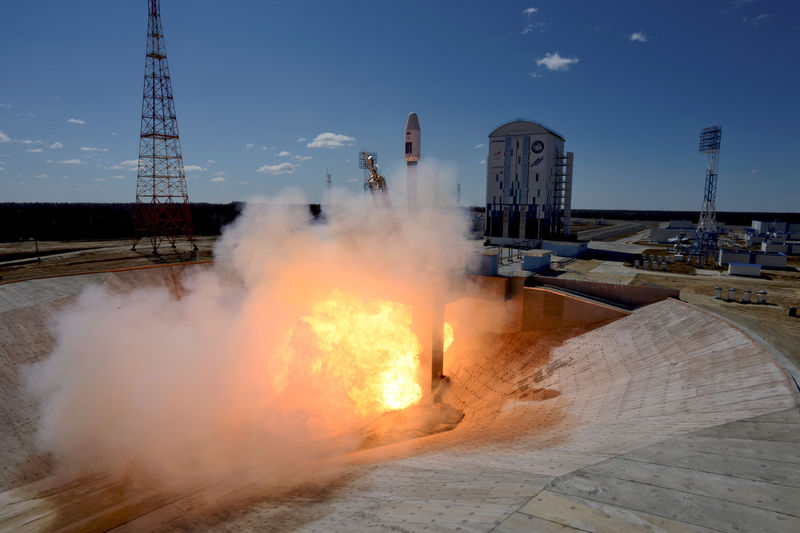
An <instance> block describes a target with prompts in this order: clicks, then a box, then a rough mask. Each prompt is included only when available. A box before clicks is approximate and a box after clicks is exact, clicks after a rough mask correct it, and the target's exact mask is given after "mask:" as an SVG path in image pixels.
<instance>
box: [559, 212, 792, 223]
mask: <svg viewBox="0 0 800 533" xmlns="http://www.w3.org/2000/svg"><path fill="white" fill-rule="evenodd" d="M571 215H572V218H604V219H606V220H659V221H666V220H691V221H692V222H695V223H696V222H697V219H698V218H699V215H700V213H699V211H633V210H624V209H573V210H572V213H571ZM753 220H780V221H781V222H789V223H790V224H800V212H797V213H764V212H756V211H717V221H718V222H724V223H725V224H728V225H729V226H749V225H750V224H751V223H752V222H753Z"/></svg>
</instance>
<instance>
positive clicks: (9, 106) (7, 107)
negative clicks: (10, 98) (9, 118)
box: [0, 104, 11, 109]
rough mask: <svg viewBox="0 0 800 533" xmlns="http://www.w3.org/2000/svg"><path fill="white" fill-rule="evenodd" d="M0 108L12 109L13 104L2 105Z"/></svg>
mask: <svg viewBox="0 0 800 533" xmlns="http://www.w3.org/2000/svg"><path fill="white" fill-rule="evenodd" d="M0 107H5V108H6V109H10V108H11V104H0Z"/></svg>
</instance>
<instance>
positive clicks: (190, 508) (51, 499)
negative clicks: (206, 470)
mask: <svg viewBox="0 0 800 533" xmlns="http://www.w3.org/2000/svg"><path fill="white" fill-rule="evenodd" d="M130 275H131V276H133V274H130ZM123 281H124V283H123ZM117 282H118V283H119V288H120V289H124V288H125V287H128V286H130V285H131V282H130V281H128V280H123V279H120V280H117ZM67 300H68V299H67ZM52 301H55V300H52ZM53 309H54V308H48V307H47V306H36V307H31V308H29V309H27V310H16V311H11V312H8V313H0V327H4V328H5V330H4V331H3V342H4V343H6V344H4V345H3V346H2V352H3V354H2V355H3V358H4V359H3V363H4V367H3V377H4V380H5V381H4V382H3V383H2V385H3V387H4V391H3V394H4V401H5V400H6V399H8V401H9V402H10V404H5V403H4V404H3V405H4V410H3V413H2V416H3V420H2V432H3V439H4V441H3V446H7V443H16V444H15V446H16V451H10V448H8V447H6V448H4V449H3V450H2V451H1V453H2V454H3V464H4V466H5V465H8V464H11V462H13V461H19V460H20V459H22V460H23V464H21V465H18V468H19V470H23V469H26V468H27V469H28V470H33V471H35V473H36V476H35V477H38V478H39V479H37V480H34V481H30V482H25V481H24V480H22V485H20V484H19V483H20V478H19V477H18V474H19V473H20V472H19V471H10V470H9V471H7V472H6V474H7V475H8V476H9V479H8V480H7V483H10V482H11V478H13V484H12V485H11V488H8V487H9V484H5V487H6V488H7V489H8V490H6V491H5V492H2V493H0V502H2V504H3V509H4V510H3V511H2V512H1V513H0V529H5V528H6V526H9V527H10V526H11V525H20V524H23V525H25V526H26V527H28V528H30V529H41V528H48V527H50V528H52V527H58V528H69V527H81V524H83V525H84V526H85V525H86V524H92V525H94V526H97V527H99V528H102V529H109V528H112V527H114V526H115V525H118V526H120V527H121V529H123V530H124V529H128V530H131V531H137V530H147V529H149V530H153V529H158V530H164V529H170V528H189V529H205V530H214V529H217V530H248V529H250V530H261V531H263V530H273V531H286V530H303V531H326V532H327V531H386V530H387V529H389V530H400V531H456V530H463V531H489V530H491V529H492V528H495V527H497V526H498V525H499V524H501V522H502V523H503V524H507V522H503V521H504V520H505V519H506V518H509V517H511V518H514V517H517V518H519V516H518V515H517V514H515V513H518V512H521V511H518V510H520V508H521V507H523V506H525V505H528V504H530V503H531V501H532V498H534V497H535V496H536V495H537V494H539V493H540V492H541V491H542V489H543V488H544V487H546V486H547V485H548V484H550V483H551V482H553V483H558V481H557V480H556V481H555V482H554V480H555V479H556V478H559V477H561V476H565V475H567V474H570V473H571V472H575V471H580V470H581V469H585V468H587V467H590V466H591V465H597V464H598V463H599V464H603V463H602V462H603V461H606V460H608V459H612V458H614V457H617V456H619V455H621V454H626V453H629V452H633V451H634V450H637V449H640V448H644V447H647V446H651V445H656V444H657V443H659V442H661V441H664V440H665V439H669V438H673V437H677V436H680V435H685V434H687V433H690V432H694V431H698V430H702V429H704V428H710V427H713V426H718V425H720V424H728V423H731V422H734V421H737V420H742V419H746V418H751V417H754V416H759V415H764V414H767V413H774V412H777V411H781V410H785V409H788V408H790V407H792V406H793V400H792V395H791V392H790V390H789V388H788V386H787V384H786V381H785V378H784V376H783V374H782V373H781V371H780V370H779V369H778V367H777V366H775V365H774V364H773V362H772V360H771V358H770V356H769V355H768V354H767V353H766V352H765V351H764V350H763V349H761V348H760V347H759V346H758V345H757V344H755V343H754V342H753V341H752V340H751V339H749V338H748V337H747V336H746V335H744V334H743V333H741V332H740V331H739V330H737V329H735V328H733V327H731V326H729V325H728V324H726V323H724V322H723V321H721V320H719V319H718V318H716V317H713V316H711V315H708V314H706V313H703V312H701V311H699V310H697V309H695V308H692V307H689V306H686V305H684V304H682V303H680V302H677V301H672V300H667V301H663V302H659V303H657V304H654V305H651V306H648V307H646V308H643V309H640V310H638V311H636V312H634V313H633V314H632V315H630V316H628V317H625V318H623V319H620V320H618V321H616V322H614V323H611V324H609V325H606V326H604V327H602V328H599V329H597V330H594V331H590V332H588V333H584V334H582V335H579V336H577V337H574V338H572V339H569V340H567V341H565V342H563V343H562V342H561V341H559V340H558V339H555V338H551V337H542V336H540V335H537V334H533V333H522V334H519V333H517V334H503V335H494V336H491V335H490V336H487V337H486V342H485V343H484V344H483V345H480V346H481V347H480V348H479V349H474V346H473V349H470V350H461V351H459V350H458V349H457V344H456V345H454V349H453V351H452V352H448V355H447V356H446V361H445V372H446V374H447V375H448V376H449V377H450V388H449V389H448V391H447V392H446V393H445V395H444V400H445V401H446V402H447V403H449V404H450V405H452V406H454V407H457V408H459V409H461V410H463V411H464V413H465V417H464V420H463V421H462V423H461V424H460V425H459V426H458V427H457V428H456V429H455V430H452V431H448V432H445V433H439V434H436V435H431V436H428V437H424V438H419V439H415V440H411V441H406V442H402V443H397V444H392V445H388V446H383V447H379V448H373V449H369V450H363V451H360V452H354V453H352V454H350V455H349V456H347V457H344V458H341V459H340V460H338V461H337V462H339V463H340V464H339V467H340V468H339V474H337V475H336V476H333V477H332V478H327V479H325V481H324V484H325V485H326V486H325V487H322V488H319V487H317V488H313V490H312V488H309V490H307V491H305V492H302V491H301V492H298V491H297V490H289V491H286V492H285V493H280V492H278V493H275V491H271V492H270V493H269V494H266V493H265V494H264V497H263V498H262V499H260V501H252V500H250V501H248V502H247V504H246V505H242V506H240V507H234V508H231V507H226V508H225V509H224V510H217V511H213V510H212V511H209V510H208V508H207V506H206V505H205V503H207V502H204V503H203V504H201V503H199V502H198V501H196V500H195V496H192V495H187V496H186V497H183V498H178V499H172V500H171V501H163V500H162V499H160V498H158V497H157V496H156V495H154V494H152V493H148V492H147V490H146V488H138V489H137V490H135V491H123V490H120V489H119V487H115V486H114V485H110V484H109V482H108V481H107V480H102V479H91V480H86V481H84V482H81V483H67V481H69V480H68V479H67V478H62V477H59V476H60V474H59V475H54V476H51V475H50V474H49V473H48V471H47V469H46V465H44V464H43V465H41V468H40V469H38V470H37V467H36V466H35V465H27V466H26V463H24V461H27V459H25V458H23V456H24V457H27V458H30V459H31V460H34V459H35V458H36V454H35V450H34V449H33V445H32V440H31V438H30V432H29V431H27V430H26V429H25V428H32V427H34V426H35V414H34V413H35V411H34V410H33V409H32V408H31V406H29V405H27V404H25V402H24V401H22V400H20V399H18V398H15V397H14V396H13V394H14V393H15V389H14V383H12V381H13V380H9V379H8V376H9V375H11V374H12V373H16V371H17V369H18V365H19V364H20V361H23V360H25V359H26V358H29V357H31V358H32V357H40V356H41V355H43V354H44V353H46V348H47V345H48V344H47V343H48V342H52V340H51V339H49V336H47V335H46V332H43V330H41V329H39V330H37V331H34V330H33V329H29V330H28V331H27V333H26V332H25V331H23V330H20V329H19V328H20V327H21V325H22V324H23V323H26V322H28V323H29V324H30V325H31V327H32V326H34V325H36V324H38V325H42V324H44V323H45V322H46V320H47V317H48V315H49V313H50V312H52V311H53ZM19 311H26V312H28V313H34V315H31V316H28V315H24V316H23V315H19V314H17V313H18V312H19ZM34 329H35V328H34ZM37 335H39V336H40V337H41V338H38V340H37V338H34V337H35V336H37ZM29 337H30V338H29ZM26 350H33V352H36V353H33V352H31V353H29V354H27V355H26V353H27V352H26ZM42 350H45V351H44V352H43V351H42ZM7 405H11V406H12V407H13V408H12V409H6V406H7ZM25 417H27V418H26V419H24V420H23V418H25ZM21 429H22V431H20V430H21ZM15 432H16V433H15ZM15 435H16V436H15ZM8 454H10V455H8ZM737 457H739V456H735V458H737ZM11 458H13V461H11V462H10V461H9V459H11ZM625 460H632V459H625ZM736 460H738V459H736ZM743 460H744V459H743ZM598 468H599V466H598ZM594 475H595V476H596V477H602V476H603V475H605V474H602V472H601V471H598V472H596V473H595V474H594ZM42 476H45V477H42ZM603 479H605V478H603ZM598 482H599V481H598ZM609 482H610V481H609ZM564 483H566V481H565V482H564ZM554 486H555V485H554ZM564 486H566V485H564ZM228 490H229V492H230V493H235V492H236V487H235V484H234V486H233V487H232V488H230V489H228ZM548 490H550V489H548ZM565 490H566V489H565ZM576 490H577V489H576ZM552 492H555V491H552ZM559 494H561V493H559ZM215 496H217V494H215ZM559 497H560V496H559ZM641 497H644V496H641ZM554 498H555V496H554ZM553 502H555V500H553ZM553 505H555V503H553ZM632 512H633V511H632ZM636 512H646V511H636ZM523 514H524V513H523ZM530 516H533V515H530ZM526 519H527V518H526ZM543 520H544V519H543ZM4 524H5V525H4ZM37 524H38V525H37Z"/></svg>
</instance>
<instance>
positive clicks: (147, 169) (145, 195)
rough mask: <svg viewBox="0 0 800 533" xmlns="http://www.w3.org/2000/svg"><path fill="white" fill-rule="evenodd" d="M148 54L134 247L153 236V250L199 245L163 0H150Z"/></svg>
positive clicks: (151, 238) (140, 142)
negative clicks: (179, 241) (163, 21)
mask: <svg viewBox="0 0 800 533" xmlns="http://www.w3.org/2000/svg"><path fill="white" fill-rule="evenodd" d="M147 11H148V19H147V58H146V60H145V68H144V96H143V98H142V123H141V134H140V137H139V169H138V174H137V179H136V205H135V207H134V212H133V224H134V241H133V249H135V248H136V245H137V244H138V243H139V241H140V240H141V239H144V238H147V239H150V242H151V244H152V246H153V252H156V251H157V250H158V247H159V245H160V244H161V243H162V242H164V241H165V240H166V241H169V243H170V244H171V245H172V247H173V248H175V241H176V239H177V238H178V237H180V236H184V237H185V238H186V239H187V240H188V241H189V243H191V244H192V246H193V247H194V248H195V249H197V247H196V246H195V240H194V234H193V231H192V215H191V211H190V208H189V195H188V192H187V189H186V176H185V175H184V172H183V157H182V155H181V142H180V139H179V138H178V121H177V118H176V116H175V102H174V99H173V96H172V81H171V80H170V76H169V66H168V65H167V51H166V47H165V46H164V31H163V29H162V27H161V9H160V6H159V0H148V10H147Z"/></svg>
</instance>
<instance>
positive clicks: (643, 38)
mask: <svg viewBox="0 0 800 533" xmlns="http://www.w3.org/2000/svg"><path fill="white" fill-rule="evenodd" d="M631 41H633V42H640V43H646V42H647V34H646V33H645V32H643V31H637V32H635V33H631Z"/></svg>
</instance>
